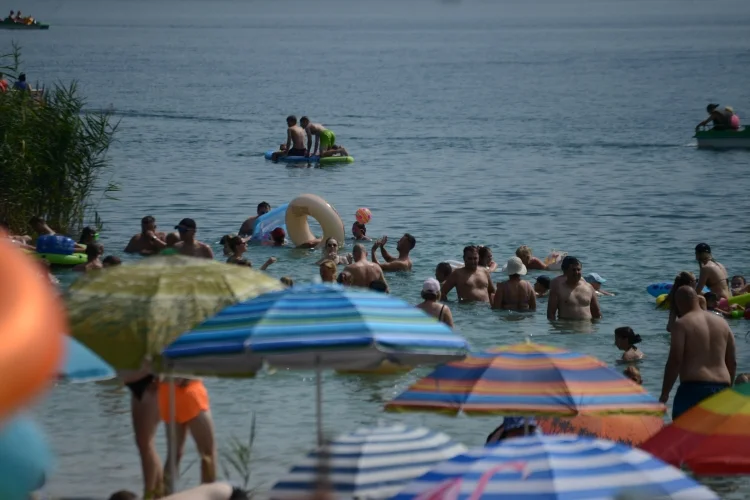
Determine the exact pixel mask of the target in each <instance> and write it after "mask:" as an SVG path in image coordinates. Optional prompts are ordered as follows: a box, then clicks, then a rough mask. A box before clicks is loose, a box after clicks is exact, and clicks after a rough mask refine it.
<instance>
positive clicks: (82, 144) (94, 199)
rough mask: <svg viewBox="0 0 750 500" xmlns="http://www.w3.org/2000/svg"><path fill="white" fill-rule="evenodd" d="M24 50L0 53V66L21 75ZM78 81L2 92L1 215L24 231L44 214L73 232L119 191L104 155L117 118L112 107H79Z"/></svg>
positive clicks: (63, 230)
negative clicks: (32, 221) (111, 111)
mask: <svg viewBox="0 0 750 500" xmlns="http://www.w3.org/2000/svg"><path fill="white" fill-rule="evenodd" d="M20 64H21V50H20V47H19V46H18V45H16V44H13V47H12V51H11V52H9V53H6V54H0V72H2V73H3V76H4V77H9V79H10V80H11V82H10V83H11V85H12V81H14V80H15V79H16V77H17V76H18V75H19V74H20V71H19V68H20ZM84 105H85V99H84V98H83V97H82V96H81V94H80V92H79V90H78V86H77V84H76V82H71V83H70V84H67V85H65V84H63V83H55V84H54V85H52V86H51V87H49V88H44V89H39V90H36V91H31V92H27V91H15V90H9V91H7V92H2V93H0V219H4V220H5V221H7V222H8V224H9V226H10V228H11V231H14V232H17V233H18V234H26V233H27V232H28V230H29V229H30V228H29V225H28V223H29V219H30V218H31V217H33V216H40V217H43V218H44V219H45V220H46V221H47V223H48V224H49V225H50V226H51V227H52V228H54V229H55V231H57V232H60V233H62V234H77V233H78V232H80V230H81V228H82V227H83V226H84V225H85V224H84V222H86V221H89V222H93V224H94V225H95V226H96V227H97V228H101V227H102V221H101V219H100V218H99V214H98V213H97V211H96V209H97V206H98V204H99V202H100V201H101V199H103V198H104V197H111V193H113V192H116V191H118V190H119V187H118V186H117V184H114V183H112V182H111V178H112V165H111V163H110V160H109V157H108V155H107V153H108V150H109V147H110V146H111V145H112V141H113V139H114V134H115V131H116V129H117V123H114V124H113V123H112V121H111V116H112V115H111V113H110V112H106V111H97V112H88V111H83V108H84Z"/></svg>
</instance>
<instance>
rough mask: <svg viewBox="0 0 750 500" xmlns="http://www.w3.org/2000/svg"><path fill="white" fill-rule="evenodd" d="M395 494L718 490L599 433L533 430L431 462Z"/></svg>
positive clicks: (550, 498) (578, 498)
mask: <svg viewBox="0 0 750 500" xmlns="http://www.w3.org/2000/svg"><path fill="white" fill-rule="evenodd" d="M391 498H393V499H394V500H409V499H420V500H428V499H430V500H432V499H442V500H448V499H450V500H459V499H460V500H464V499H472V500H473V499H480V498H481V499H491V500H532V499H533V500H562V499H566V500H567V499H570V500H572V499H575V500H585V499H607V498H611V499H614V498H644V499H646V498H660V499H667V498H671V499H685V500H688V499H689V500H704V499H705V500H708V499H718V498H719V497H718V496H717V495H716V494H715V493H713V492H712V491H711V490H709V489H708V488H706V487H705V486H702V485H700V484H698V483H697V482H695V481H694V480H692V479H690V478H689V477H687V476H686V475H685V474H684V473H683V472H682V471H680V470H679V469H676V468H674V467H672V466H671V465H667V464H665V463H664V462H662V461H661V460H658V459H657V458H655V457H653V456H651V455H649V454H648V453H646V452H644V451H641V450H637V449H633V448H629V447H627V446H625V445H622V444H618V443H613V442H612V441H606V440H602V439H592V438H588V437H581V436H542V435H532V436H525V437H518V438H512V439H505V440H503V441H500V442H499V443H498V444H497V445H493V446H486V447H483V448H475V449H472V450H469V451H468V452H467V453H464V454H462V455H458V456H456V457H453V458H452V459H450V460H447V461H445V462H443V463H441V464H438V465H437V466H436V467H434V468H433V469H432V470H430V471H429V472H427V473H425V474H424V475H422V476H421V477H419V478H418V479H415V480H414V481H412V482H411V483H409V484H408V485H406V487H404V489H403V490H401V491H400V492H399V493H398V494H396V495H395V496H393V497H391Z"/></svg>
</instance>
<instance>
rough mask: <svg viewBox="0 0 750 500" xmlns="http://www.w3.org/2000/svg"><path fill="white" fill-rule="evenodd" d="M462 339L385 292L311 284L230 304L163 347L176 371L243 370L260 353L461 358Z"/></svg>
mask: <svg viewBox="0 0 750 500" xmlns="http://www.w3.org/2000/svg"><path fill="white" fill-rule="evenodd" d="M468 349H469V345H468V342H467V341H466V340H465V339H464V338H463V337H461V336H460V335H458V334H456V333H455V332H453V330H451V329H450V328H449V327H448V326H446V325H445V324H444V323H441V322H439V321H437V320H436V319H435V318H433V317H431V316H429V315H427V314H425V313H424V312H423V311H421V310H420V309H417V308H415V307H414V306H412V305H410V304H407V303H406V302H404V301H402V300H400V299H397V298H394V297H391V296H389V295H387V294H383V293H379V292H373V291H367V290H357V289H353V288H344V287H341V286H338V285H327V284H317V285H308V286H295V287H292V288H288V289H286V290H281V291H278V292H271V293H266V294H263V295H259V296H258V297H255V298H253V299H251V300H248V301H245V302H241V303H239V304H235V305H233V306H230V307H228V308H226V309H224V310H223V311H221V312H220V313H219V314H218V315H216V316H214V317H213V318H211V319H209V320H207V321H205V322H204V323H202V324H201V325H199V326H197V327H196V328H195V329H193V330H192V331H190V332H188V333H185V334H183V335H182V336H180V337H179V338H178V339H177V340H175V341H174V342H173V343H172V344H170V345H169V346H168V347H167V349H166V350H165V351H164V353H163V354H164V356H165V357H166V358H168V359H169V360H170V361H171V362H172V364H173V367H174V368H175V370H177V371H183V370H187V371H197V372H200V373H217V374H226V373H242V372H248V371H250V370H251V369H256V368H258V367H259V366H260V363H261V360H262V359H266V360H268V362H269V363H271V364H272V365H274V366H277V367H280V368H296V369H312V368H316V367H319V368H333V369H367V368H370V367H376V366H378V365H379V364H380V363H381V362H383V361H385V360H387V361H390V362H393V363H397V364H404V365H418V364H426V363H440V362H445V361H450V360H453V359H461V358H463V357H464V356H465V355H466V354H467V352H468Z"/></svg>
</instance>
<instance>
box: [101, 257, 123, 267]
mask: <svg viewBox="0 0 750 500" xmlns="http://www.w3.org/2000/svg"><path fill="white" fill-rule="evenodd" d="M102 264H104V265H105V266H119V265H120V264H122V261H121V260H120V257H117V256H115V255H107V256H106V257H104V260H103V261H102Z"/></svg>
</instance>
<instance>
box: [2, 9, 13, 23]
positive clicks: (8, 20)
mask: <svg viewBox="0 0 750 500" xmlns="http://www.w3.org/2000/svg"><path fill="white" fill-rule="evenodd" d="M13 14H15V12H13V11H12V10H11V11H10V15H9V16H8V17H6V18H5V19H4V21H5V22H6V23H11V22H13Z"/></svg>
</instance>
